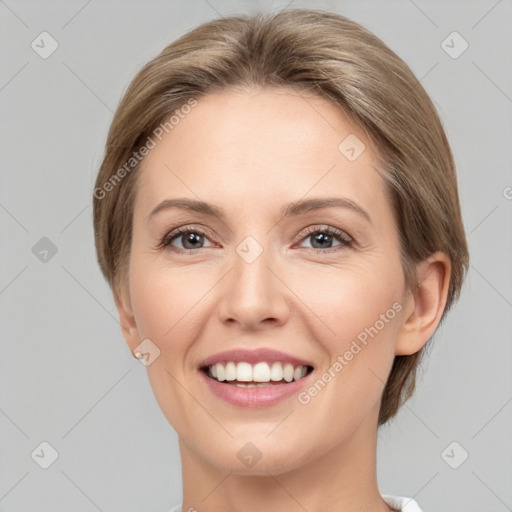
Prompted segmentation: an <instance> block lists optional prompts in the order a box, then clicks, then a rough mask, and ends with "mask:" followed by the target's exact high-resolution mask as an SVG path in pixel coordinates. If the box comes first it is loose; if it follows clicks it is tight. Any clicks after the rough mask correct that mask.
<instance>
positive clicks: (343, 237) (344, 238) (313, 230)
mask: <svg viewBox="0 0 512 512" xmlns="http://www.w3.org/2000/svg"><path fill="white" fill-rule="evenodd" d="M190 233H193V234H196V235H203V236H205V237H208V233H206V232H205V231H203V230H201V229H197V228H193V229H192V228H191V227H188V226H184V227H181V228H178V229H176V230H174V231H171V232H169V233H167V234H166V235H165V236H164V237H163V239H162V241H161V242H160V244H159V245H158V247H157V249H168V250H170V251H171V252H175V253H178V254H190V255H192V254H197V252H198V251H200V250H201V249H207V247H200V248H199V249H180V248H176V247H172V248H169V246H170V244H171V242H172V241H173V240H175V239H177V238H179V237H180V236H183V235H186V234H190ZM317 233H322V234H326V235H330V236H332V237H334V238H336V239H337V240H338V241H339V242H340V244H339V245H336V246H334V247H330V248H328V249H317V248H316V247H302V248H301V249H312V250H314V251H316V253H317V254H325V253H334V252H338V251H341V250H343V249H344V248H349V247H352V246H353V243H354V240H353V239H352V237H350V236H349V235H348V234H347V233H345V232H343V231H340V230H339V229H336V228H333V227H331V226H327V227H325V228H319V227H315V226H312V227H309V228H306V232H305V233H303V234H302V235H301V238H299V240H298V241H299V242H301V241H303V240H305V239H306V238H309V237H310V236H311V235H312V234H317Z"/></svg>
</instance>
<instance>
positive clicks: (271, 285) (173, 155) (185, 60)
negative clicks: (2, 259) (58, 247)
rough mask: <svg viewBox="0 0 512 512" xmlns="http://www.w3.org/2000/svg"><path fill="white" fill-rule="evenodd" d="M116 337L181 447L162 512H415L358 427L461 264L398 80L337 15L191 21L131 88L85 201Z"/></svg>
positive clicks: (449, 195)
mask: <svg viewBox="0 0 512 512" xmlns="http://www.w3.org/2000/svg"><path fill="white" fill-rule="evenodd" d="M94 228H95V236H96V248H97V254H98V260H99V264H100V267H101V269H102V272H103V273H104V275H105V277H106V279H107V280H108V282H109V284H110V286H111V287H112V290H113V293H114V298H115V302H116V305H117V308H118V311H119V315H120V320H121V325H122V329H123V335H124V337H125V339H126V342H127V344H128V346H129V347H130V350H131V351H132V353H133V354H134V356H135V357H137V358H139V359H141V361H142V362H143V363H144V364H145V365H146V366H147V371H148V376H149V379H150V382H151V386H152V389H153V391H154V393H155V397H156V399H157V401H158V403H159V405H160V407H161V409H162V411H163V413H164V414H165V416H166V418H167V419H168V421H169V423H170V424H171V425H172V426H173V427H174V429H175V430H176V432H177V434H178V437H179V446H180V453H181V462H182V473H183V502H182V504H181V506H178V507H177V508H175V509H173V510H176V511H180V510H181V511H183V512H185V511H194V510H197V511H199V512H203V511H204V512H210V511H212V512H217V511H234V510H243V511H244V512H253V511H254V512H256V511H261V510H273V511H291V510H301V509H302V510H307V511H309V512H315V511H322V512H328V511H343V512H346V511H355V510H357V511H372V512H376V511H388V510H407V511H408V512H412V511H414V510H416V511H418V510H420V508H419V505H418V504H417V503H416V502H415V501H414V500H412V499H409V498H404V497H397V496H386V495H384V496H383V495H381V494H380V492H379V489H378V483H377V477H376V460H375V459H376V440H377V429H378V427H379V426H380V425H382V424H384V423H385V422H387V421H388V420H389V419H390V418H392V417H393V416H394V415H395V414H396V413H397V411H398V409H399V407H400V405H401V404H402V403H403V402H404V401H405V400H406V399H407V398H408V397H409V396H410V394H411V393H412V391H413V389H414V382H415V371H416V367H417V365H418V362H419V358H420V355H421V353H422V351H423V348H424V346H425V344H426V343H427V342H428V341H429V339H430V338H431V337H432V335H433V333H434V332H435V330H436V328H437V327H438V326H439V324H440V322H441V320H442V319H443V317H444V315H445V314H446V312H447V311H448V309H449V308H450V306H451V305H452V304H453V303H454V301H455V300H456V299H457V297H458V295H459V292H460V289H461V285H462V282H463V279H464V275H465V271H466V269H467V265H468V251H467V245H466V239H465V234H464V229H463V224H462V220H461V213H460V207H459V200H458V192H457V182H456V175H455V169H454V163H453V158H452V155H451V151H450V147H449V145H448V142H447V140H446V136H445V133H444V131H443V128H442V125H441V123H440V120H439V118H438V115H437V113H436V110H435V108H434V106H433V104H432V102H431V100H430V99H429V97H428V96H427V94H426V92H425V91H424V89H423V88H422V86H421V85H420V83H419V82H418V81H417V79H416V78H415V77H414V75H413V74H412V72H411V71H410V69H409V68H408V67H407V65H406V64H405V63H404V62H403V61H402V60H401V59H400V58H399V57H398V56H397V55H395V54H394V53H393V52H392V51H391V50H390V49H389V48H388V47H387V46H385V45H384V44H383V43H382V42H381V41H380V40H379V39H378V38H376V37H375V36H374V35H373V34H371V33H370V32H368V31H367V30H365V29H364V28H362V27H361V26H359V25H358V24H356V23H354V22H352V21H350V20H348V19H346V18H344V17H342V16H340V15H336V14H331V13H327V12H321V11H314V10H289V11H284V12H280V13H278V14H274V15H266V16H264V15H254V16H251V17H242V16H240V17H231V18H224V19H220V20H216V21H213V22H209V23H206V24H204V25H202V26H200V27H198V28H197V29H195V30H193V31H191V32H190V33H188V34H186V35H185V36H183V37H181V38H180V39H179V40H177V41H176V42H174V43H172V44H171V45H169V46H168V47H167V48H165V49H164V50H163V51H162V52H161V53H160V55H158V56H157V57H156V58H155V59H153V60H152V61H151V62H149V63H148V64H147V65H146V66H144V67H143V69H142V70H141V71H140V72H139V73H138V74H137V76H136V77H135V78H134V80H133V81H132V83H131V84H130V86H129V88H128V90H127V91H126V93H125V95H124V97H123V99H122V101H121V103H120V105H119V107H118V109H117V112H116V115H115V117H114V120H113V122H112V126H111V128H110V132H109V136H108V141H107V144H106V153H105V156H104V160H103V163H102V166H101V169H100V172H99V174H98V177H97V181H96V188H95V191H94Z"/></svg>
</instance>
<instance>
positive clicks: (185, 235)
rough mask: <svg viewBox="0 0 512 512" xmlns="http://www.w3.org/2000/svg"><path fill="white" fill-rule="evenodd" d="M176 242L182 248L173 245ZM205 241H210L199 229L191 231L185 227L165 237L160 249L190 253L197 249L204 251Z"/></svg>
mask: <svg viewBox="0 0 512 512" xmlns="http://www.w3.org/2000/svg"><path fill="white" fill-rule="evenodd" d="M175 240H176V241H178V242H181V244H182V247H176V246H175V245H173V242H174V241H175ZM205 240H208V239H207V235H206V233H205V232H203V231H201V230H200V229H197V228H194V229H191V228H187V227H186V226H185V227H182V228H179V229H176V230H174V231H171V232H170V233H168V234H167V235H165V237H164V239H163V240H162V242H161V243H160V246H159V247H161V248H167V249H169V250H173V251H176V252H187V253H190V252H193V251H195V250H197V249H202V248H203V247H202V244H204V242H205ZM212 245H213V244H212Z"/></svg>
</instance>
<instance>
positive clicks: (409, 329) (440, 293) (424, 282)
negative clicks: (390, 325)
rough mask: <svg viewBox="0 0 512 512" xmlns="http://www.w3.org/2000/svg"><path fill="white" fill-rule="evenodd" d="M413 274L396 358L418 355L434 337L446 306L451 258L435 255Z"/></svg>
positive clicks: (420, 264) (419, 266)
mask: <svg viewBox="0 0 512 512" xmlns="http://www.w3.org/2000/svg"><path fill="white" fill-rule="evenodd" d="M416 275H417V276H418V281H417V282H418V285H417V286H416V287H415V289H413V290H410V291H409V292H408V293H407V296H406V299H405V300H404V302H405V304H404V306H405V307H404V316H403V324H402V325H401V327H400V330H399V332H398V335H397V341H396V344H395V355H411V354H414V353H416V352H418V351H419V350H420V349H421V348H422V347H423V346H424V345H425V344H426V343H427V341H428V340H429V339H430V338H431V337H432V335H433V334H434V331H435V330H436V328H437V326H438V325H439V322H440V321H441V318H442V316H443V312H444V308H445V306H446V299H447V296H448V289H449V284H450V275H451V262H450V259H449V258H448V256H447V255H446V254H444V253H442V252H436V253H434V254H432V255H430V256H429V257H428V258H427V259H426V260H424V261H422V262H421V263H419V264H418V265H417V267H416Z"/></svg>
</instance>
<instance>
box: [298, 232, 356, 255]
mask: <svg viewBox="0 0 512 512" xmlns="http://www.w3.org/2000/svg"><path fill="white" fill-rule="evenodd" d="M301 240H311V241H312V249H316V250H317V253H325V252H337V251H340V250H343V249H344V248H345V247H351V246H352V244H353V239H352V238H351V237H350V236H349V235H347V233H345V232H343V231H341V230H339V229H336V228H333V227H330V226H327V227H324V228H319V227H314V226H313V227H310V228H308V229H307V231H306V234H305V235H304V234H303V235H302V238H301ZM334 240H338V242H339V243H338V244H337V245H333V241H334Z"/></svg>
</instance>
